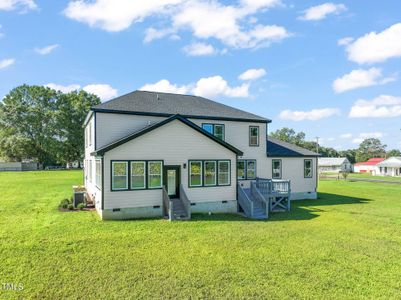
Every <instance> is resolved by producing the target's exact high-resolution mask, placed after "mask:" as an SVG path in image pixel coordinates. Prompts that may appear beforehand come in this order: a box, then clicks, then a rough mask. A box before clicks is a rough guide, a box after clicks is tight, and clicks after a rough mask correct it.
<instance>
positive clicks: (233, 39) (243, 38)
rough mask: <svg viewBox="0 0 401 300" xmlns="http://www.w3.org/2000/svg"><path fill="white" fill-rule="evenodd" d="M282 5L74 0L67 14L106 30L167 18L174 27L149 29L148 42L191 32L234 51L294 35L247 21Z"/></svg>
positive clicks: (260, 0)
mask: <svg viewBox="0 0 401 300" xmlns="http://www.w3.org/2000/svg"><path fill="white" fill-rule="evenodd" d="M280 4H281V2H280V0H242V1H240V2H239V4H237V5H224V4H221V3H220V2H218V1H217V0H213V1H200V0H193V1H188V0H155V1H129V0H95V1H92V2H88V1H82V0H81V1H70V2H69V4H68V6H67V8H66V9H65V10H64V14H65V15H66V16H67V17H69V18H71V19H74V20H76V21H79V22H83V23H86V24H88V25H89V26H91V27H98V28H101V29H104V30H106V31H121V30H125V29H127V28H129V27H130V26H131V25H132V24H133V23H135V22H141V21H143V20H144V19H146V18H147V17H163V18H164V19H166V18H167V19H168V21H169V22H170V24H167V25H165V28H162V29H157V28H153V27H151V28H148V29H147V30H146V32H145V39H144V41H145V42H150V41H152V40H154V39H158V38H162V37H165V36H167V35H171V34H173V35H175V34H176V32H177V31H179V30H189V31H191V32H192V34H193V35H194V36H195V37H196V38H198V39H201V40H206V39H217V40H219V41H220V42H222V43H223V44H225V45H226V46H230V47H233V48H257V47H266V46H269V45H270V44H271V43H272V42H278V41H281V40H282V39H285V38H287V37H289V36H290V33H288V32H287V30H286V29H285V28H284V27H281V26H277V25H261V24H257V23H252V24H250V23H249V22H248V23H247V22H245V21H246V20H247V19H249V18H250V17H252V15H254V14H257V13H260V12H261V11H264V10H266V9H268V8H271V7H274V6H278V5H280ZM245 23H247V24H245ZM164 24H165V22H164Z"/></svg>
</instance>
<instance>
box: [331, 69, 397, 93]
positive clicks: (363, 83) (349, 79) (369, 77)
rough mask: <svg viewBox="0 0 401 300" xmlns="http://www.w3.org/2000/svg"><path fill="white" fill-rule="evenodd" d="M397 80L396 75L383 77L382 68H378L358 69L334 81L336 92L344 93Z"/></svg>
mask: <svg viewBox="0 0 401 300" xmlns="http://www.w3.org/2000/svg"><path fill="white" fill-rule="evenodd" d="M395 80H396V76H389V77H385V78H383V75H382V70H381V69H378V68H370V69H368V70H363V69H357V70H353V71H351V72H350V73H348V74H345V75H344V76H342V77H340V78H337V79H336V80H335V81H334V82H333V90H334V91H335V92H336V93H343V92H346V91H350V90H354V89H358V88H362V87H368V86H374V85H381V84H386V83H389V82H392V81H395Z"/></svg>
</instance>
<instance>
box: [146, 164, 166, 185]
mask: <svg viewBox="0 0 401 300" xmlns="http://www.w3.org/2000/svg"><path fill="white" fill-rule="evenodd" d="M162 169H163V163H162V162H161V161H149V162H148V185H149V186H148V187H149V188H150V189H155V188H161V187H162Z"/></svg>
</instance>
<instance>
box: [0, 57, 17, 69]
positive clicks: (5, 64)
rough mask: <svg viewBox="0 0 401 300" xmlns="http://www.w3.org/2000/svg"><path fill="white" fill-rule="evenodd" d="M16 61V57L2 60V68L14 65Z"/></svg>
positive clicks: (0, 67) (0, 62) (0, 63)
mask: <svg viewBox="0 0 401 300" xmlns="http://www.w3.org/2000/svg"><path fill="white" fill-rule="evenodd" d="M14 63H15V59H14V58H7V59H3V60H0V70H1V69H5V68H7V67H9V66H11V65H13V64H14Z"/></svg>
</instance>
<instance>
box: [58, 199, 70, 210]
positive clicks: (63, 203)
mask: <svg viewBox="0 0 401 300" xmlns="http://www.w3.org/2000/svg"><path fill="white" fill-rule="evenodd" d="M69 204H70V201H69V200H68V199H67V198H65V199H63V200H61V202H60V204H59V205H58V207H59V208H68V205H69Z"/></svg>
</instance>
